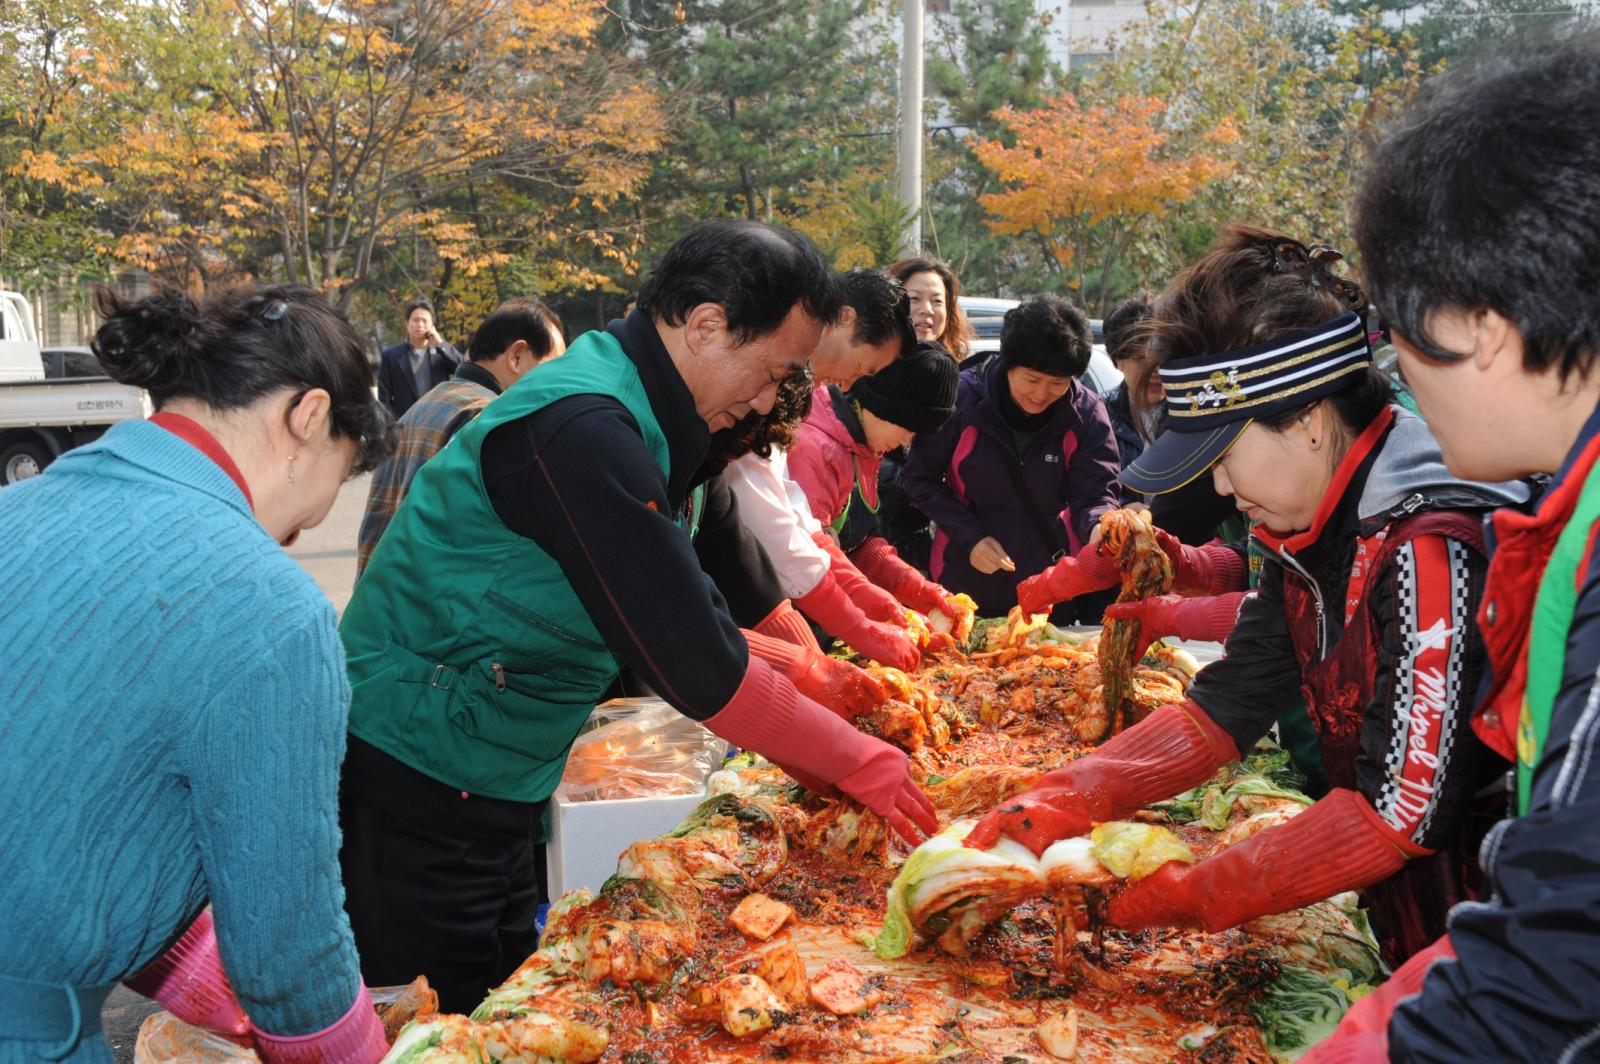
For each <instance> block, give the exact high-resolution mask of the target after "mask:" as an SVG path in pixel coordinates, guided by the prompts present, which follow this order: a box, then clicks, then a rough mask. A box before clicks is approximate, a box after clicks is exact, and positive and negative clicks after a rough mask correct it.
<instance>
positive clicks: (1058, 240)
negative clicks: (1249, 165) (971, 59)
mask: <svg viewBox="0 0 1600 1064" xmlns="http://www.w3.org/2000/svg"><path fill="white" fill-rule="evenodd" d="M1164 109H1165V104H1164V103H1163V102H1162V101H1161V100H1160V99H1158V98H1156V97H1153V96H1136V95H1128V96H1123V97H1121V98H1119V99H1117V100H1116V101H1115V102H1114V103H1113V104H1112V105H1111V106H1109V107H1108V106H1090V107H1083V106H1081V105H1080V104H1079V102H1078V100H1077V99H1076V97H1074V96H1073V95H1072V94H1071V93H1063V94H1061V95H1060V96H1057V97H1055V98H1054V99H1052V100H1050V101H1048V102H1047V103H1046V105H1045V106H1044V107H1042V108H1040V109H1038V110H1036V111H1017V110H1015V109H1013V108H1010V107H1004V108H1001V109H1000V110H998V111H996V112H995V117H996V118H998V119H999V120H1000V121H1002V122H1004V123H1005V124H1006V125H1007V126H1008V127H1009V128H1010V130H1011V132H1012V133H1013V134H1014V136H1015V139H1016V144H1015V145H1014V146H1008V145H1006V144H1004V143H1003V142H1001V141H998V140H990V141H983V142H980V143H979V144H977V145H976V146H975V148H974V151H975V152H976V154H977V157H978V159H979V161H980V162H982V163H983V165H984V166H986V167H987V168H988V169H989V170H991V171H992V172H993V173H994V175H995V176H996V177H997V178H999V180H1000V182H1001V184H1002V185H1003V186H1005V188H1004V190H1003V191H1001V192H995V193H990V194H988V195H985V196H981V197H980V198H979V200H980V202H981V203H982V204H983V206H984V208H985V209H986V210H988V211H989V213H990V214H991V215H992V216H993V217H992V219H991V221H990V223H989V224H990V227H991V228H992V229H993V230H994V231H995V232H996V233H1000V234H1003V235H1019V234H1023V233H1029V232H1035V233H1038V234H1040V235H1042V236H1043V237H1045V238H1046V239H1047V240H1048V241H1050V242H1051V243H1050V251H1051V253H1052V254H1053V255H1054V256H1055V258H1056V260H1057V261H1058V262H1059V263H1060V264H1061V266H1062V267H1063V268H1065V267H1068V266H1071V265H1072V264H1073V261H1074V258H1075V254H1076V249H1075V247H1074V239H1073V238H1074V236H1077V235H1080V234H1077V233H1074V232H1073V230H1074V227H1086V226H1095V225H1099V224H1100V223H1101V222H1104V221H1106V220H1107V219H1111V218H1130V217H1131V218H1138V217H1154V218H1159V217H1162V216H1163V215H1165V213H1166V212H1167V210H1168V208H1169V207H1170V206H1171V205H1172V204H1174V203H1180V202H1183V201H1184V200H1187V199H1190V198H1191V197H1193V196H1194V194H1195V193H1196V192H1197V191H1198V190H1199V189H1200V188H1202V187H1204V186H1205V185H1207V184H1209V183H1210V182H1212V181H1215V180H1216V179H1217V178H1219V177H1221V176H1223V175H1224V174H1226V173H1227V172H1228V171H1229V169H1230V164H1229V163H1226V162H1224V161H1221V160H1218V159H1216V158H1213V157H1212V156H1209V155H1204V154H1199V153H1195V154H1191V155H1186V156H1185V155H1172V156H1170V157H1169V156H1168V155H1167V154H1166V152H1165V151H1164V149H1165V148H1166V145H1167V140H1168V134H1167V133H1166V132H1164V131H1163V130H1162V129H1161V128H1159V126H1158V125H1157V121H1156V120H1157V117H1158V116H1159V115H1160V114H1161V113H1162V111H1163V110H1164ZM1207 137H1208V139H1209V140H1211V141H1212V142H1214V143H1227V142H1229V141H1231V140H1234V139H1237V137H1238V131H1237V130H1236V129H1235V128H1234V127H1233V126H1232V124H1231V123H1227V122H1223V123H1219V124H1218V125H1217V126H1216V127H1215V128H1214V129H1212V130H1210V131H1209V133H1208V134H1207Z"/></svg>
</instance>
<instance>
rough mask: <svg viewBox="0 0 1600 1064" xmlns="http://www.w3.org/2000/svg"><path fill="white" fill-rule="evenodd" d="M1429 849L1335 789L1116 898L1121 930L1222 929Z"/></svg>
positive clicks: (1378, 874) (1111, 916) (1315, 898)
mask: <svg viewBox="0 0 1600 1064" xmlns="http://www.w3.org/2000/svg"><path fill="white" fill-rule="evenodd" d="M1430 852H1431V851H1429V850H1425V849H1423V848H1422V847H1420V846H1418V845H1417V844H1416V843H1414V842H1412V841H1411V840H1410V839H1408V838H1406V837H1405V836H1404V835H1402V834H1400V833H1399V832H1398V831H1395V830H1394V829H1393V828H1391V827H1390V826H1389V825H1388V824H1386V823H1384V822H1383V818H1382V817H1380V816H1378V813H1377V811H1376V810H1374V809H1373V808H1372V806H1371V805H1370V804H1368V802H1367V800H1366V799H1365V798H1363V797H1361V796H1360V795H1359V794H1357V793H1356V792H1355V791H1351V790H1345V789H1342V788H1341V789H1336V790H1334V791H1331V792H1329V794H1328V796H1327V797H1325V798H1323V799H1322V800H1321V801H1319V802H1317V803H1316V804H1315V805H1313V806H1312V807H1311V808H1309V809H1307V810H1306V811H1305V812H1303V813H1301V814H1300V815H1299V816H1297V817H1295V818H1293V819H1292V820H1290V821H1288V822H1287V823H1285V824H1280V825H1278V826H1277V827H1274V828H1267V829H1266V830H1265V831H1261V832H1259V833H1257V834H1255V835H1252V836H1250V837H1249V838H1248V839H1245V840H1244V841H1243V842H1241V843H1239V844H1238V845H1236V846H1230V847H1228V848H1227V849H1226V850H1223V851H1222V852H1221V853H1219V854H1217V855H1216V856H1214V857H1208V858H1206V859H1205V860H1204V861H1201V862H1200V863H1199V864H1195V865H1185V864H1180V863H1177V862H1170V861H1169V862H1168V863H1167V864H1165V865H1162V866H1161V867H1160V868H1159V869H1157V870H1156V871H1155V872H1154V873H1152V874H1151V875H1148V876H1146V877H1145V878H1144V879H1141V880H1140V881H1139V882H1137V883H1134V884H1133V885H1131V886H1129V887H1128V888H1127V889H1126V890H1124V891H1122V892H1121V893H1119V894H1117V895H1115V896H1114V897H1113V898H1112V899H1111V901H1110V903H1109V904H1108V905H1107V907H1106V921H1107V922H1108V923H1110V924H1111V925H1112V926H1114V927H1123V928H1130V929H1138V928H1143V927H1188V928H1199V929H1201V930H1204V931H1222V930H1225V929H1227V928H1230V927H1236V926H1237V925H1239V924H1241V923H1244V922H1245V921H1246V920H1253V919H1255V918H1256V917H1258V916H1268V915H1271V914H1273V913H1282V912H1288V911H1289V910H1290V909H1298V908H1300V907H1301V906H1303V905H1310V904H1312V903H1313V902H1319V901H1322V900H1323V899H1324V898H1329V897H1332V896H1333V895H1335V894H1338V893H1340V892H1341V891H1346V890H1357V889H1359V888H1361V887H1365V886H1370V885H1371V884H1373V883H1376V882H1378V881H1379V880H1383V879H1388V878H1389V877H1390V876H1392V875H1394V873H1396V872H1398V871H1399V870H1400V869H1401V868H1402V867H1403V866H1404V865H1405V863H1406V862H1407V861H1408V860H1410V859H1411V858H1413V857H1422V856H1425V855H1426V854H1428V853H1430Z"/></svg>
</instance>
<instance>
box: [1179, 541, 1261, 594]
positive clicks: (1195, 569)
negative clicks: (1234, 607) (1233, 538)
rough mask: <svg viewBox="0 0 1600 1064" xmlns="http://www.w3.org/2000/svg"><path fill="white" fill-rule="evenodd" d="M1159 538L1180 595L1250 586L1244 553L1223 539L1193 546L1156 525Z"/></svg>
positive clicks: (1222, 592) (1226, 590)
mask: <svg viewBox="0 0 1600 1064" xmlns="http://www.w3.org/2000/svg"><path fill="white" fill-rule="evenodd" d="M1156 542H1157V543H1159V544H1160V545H1161V550H1162V551H1163V552H1164V553H1165V554H1166V556H1167V558H1168V560H1170V561H1171V562H1172V590H1174V591H1176V592H1177V593H1178V594H1180V595H1196V596H1200V595H1222V594H1226V593H1227V592H1229V591H1243V590H1245V589H1246V588H1248V587H1249V586H1250V570H1249V567H1248V566H1247V565H1246V564H1245V560H1244V555H1242V554H1240V553H1239V552H1238V551H1236V550H1233V549H1231V548H1229V547H1226V546H1224V545H1223V544H1221V543H1216V542H1212V543H1207V544H1206V545H1205V546H1203V547H1191V546H1189V545H1187V544H1185V543H1180V542H1179V541H1178V537H1177V536H1174V535H1173V534H1172V533H1170V532H1164V531H1162V530H1161V529H1159V528H1158V529H1156Z"/></svg>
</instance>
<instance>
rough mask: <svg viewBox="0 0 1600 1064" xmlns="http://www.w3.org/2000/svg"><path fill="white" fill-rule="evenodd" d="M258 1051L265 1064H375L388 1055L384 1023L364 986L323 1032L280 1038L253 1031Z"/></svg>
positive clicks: (363, 985) (265, 1032)
mask: <svg viewBox="0 0 1600 1064" xmlns="http://www.w3.org/2000/svg"><path fill="white" fill-rule="evenodd" d="M253 1029H254V1031H255V1034H256V1052H257V1054H259V1055H260V1057H261V1059H262V1060H263V1061H265V1062H266V1064H373V1062H374V1061H379V1060H382V1059H383V1058H384V1056H385V1054H387V1053H388V1052H389V1042H388V1040H387V1039H386V1038H384V1036H383V1021H382V1020H380V1019H378V1013H377V1010H375V1009H374V1008H373V1007H372V995H371V994H369V993H367V986H366V984H365V983H363V984H361V986H360V988H359V989H358V990H357V991H356V1000H355V1003H354V1004H353V1005H351V1006H350V1008H349V1009H347V1010H345V1014H344V1015H343V1016H341V1017H339V1018H338V1019H337V1020H334V1021H333V1023H332V1024H331V1025H329V1026H327V1027H324V1028H323V1029H322V1030H320V1031H315V1032H313V1033H311V1034H301V1035H277V1034H270V1033H268V1032H267V1031H263V1030H262V1029H261V1028H259V1027H255V1028H253Z"/></svg>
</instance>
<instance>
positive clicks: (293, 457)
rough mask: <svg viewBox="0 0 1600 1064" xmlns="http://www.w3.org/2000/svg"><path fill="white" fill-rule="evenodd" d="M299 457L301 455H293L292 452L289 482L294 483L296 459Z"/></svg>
mask: <svg viewBox="0 0 1600 1064" xmlns="http://www.w3.org/2000/svg"><path fill="white" fill-rule="evenodd" d="M297 457H299V456H298V455H293V454H291V455H290V456H289V483H291V484H293V483H294V460H295V459H296V458H297Z"/></svg>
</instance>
